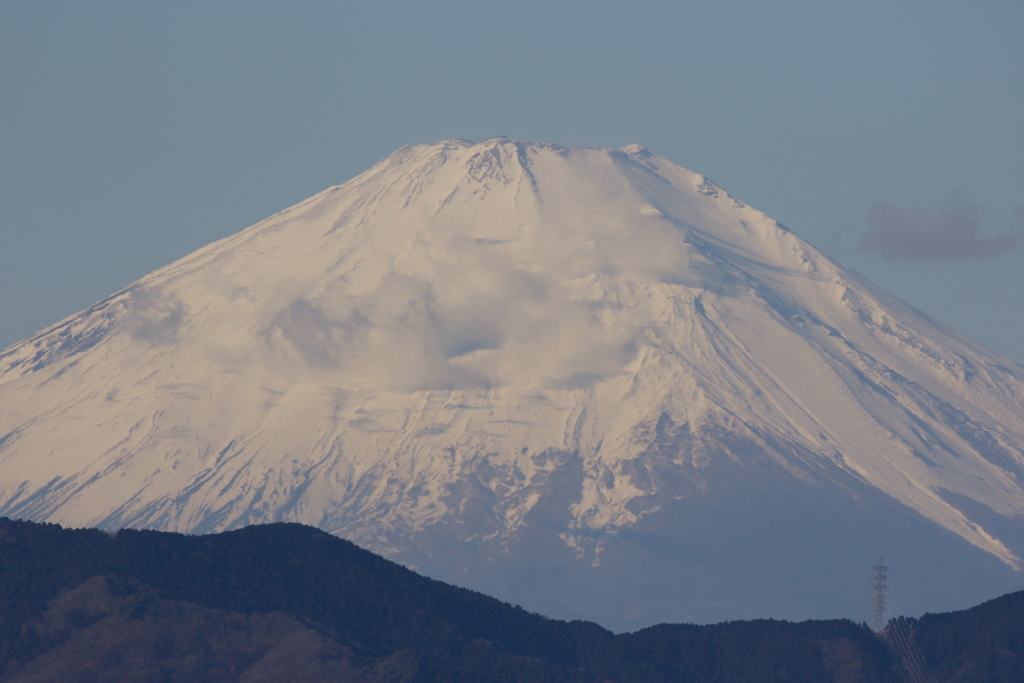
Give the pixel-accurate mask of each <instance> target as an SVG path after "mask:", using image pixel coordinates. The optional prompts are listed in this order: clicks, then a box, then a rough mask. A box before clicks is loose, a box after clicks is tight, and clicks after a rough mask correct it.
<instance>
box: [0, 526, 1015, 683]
mask: <svg viewBox="0 0 1024 683" xmlns="http://www.w3.org/2000/svg"><path fill="white" fill-rule="evenodd" d="M990 614H991V615H996V617H997V623H998V628H999V630H1000V632H1001V633H1003V634H1004V636H1003V637H1000V638H988V637H987V633H986V629H988V628H989V627H990V624H991V623H995V622H990V621H989V616H988V615H990ZM1022 616H1024V593H1018V594H1014V595H1011V596H1006V597H1004V598H1001V599H1000V600H997V601H992V602H990V603H986V604H985V605H982V606H979V607H977V608H974V609H973V610H968V611H967V612H962V613H954V614H949V615H926V616H925V617H923V618H922V619H921V620H920V622H919V624H918V627H919V632H920V637H921V638H922V648H923V649H924V650H925V652H926V654H928V655H929V656H930V657H932V658H934V662H935V664H934V665H933V668H935V670H936V671H937V672H938V671H939V670H940V669H941V671H942V672H943V673H944V675H946V678H943V679H941V680H956V681H963V682H965V683H967V682H969V681H982V680H986V681H1003V680H1005V681H1019V680H1024V677H1022V676H1019V675H1017V674H1019V673H1020V672H1021V668H1020V666H1021V658H1022V654H1024V647H1022V644H1021V638H1022V636H1021V635H1019V634H1021V633H1024V623H1022V622H1024V618H1022ZM961 628H969V629H970V634H969V637H965V638H961V635H962V634H961V632H960V631H959V630H958V629H961ZM1006 633H1010V634H1011V635H1008V636H1007V635H1005V634H1006ZM1013 634H1018V635H1013ZM961 644H962V646H961ZM942 667H945V668H942ZM993 672H995V673H997V674H998V675H1000V676H1015V677H1013V678H1005V677H1003V678H992V673H993ZM956 676H958V677H956ZM954 677H955V678H954ZM57 680H60V681H76V680H81V681H86V680H88V681H123V680H132V681H140V682H143V681H146V682H148V681H161V682H163V681H169V682H176V681H245V682H247V683H255V682H257V681H280V680H289V681H310V682H312V681H353V682H354V681H360V682H362V681H366V682H369V683H372V682H375V681H387V682H396V683H397V682H406V683H409V682H418V681H424V682H425V681H453V682H454V681H466V682H469V681H481V682H482V681H530V682H537V683H543V682H545V681H551V682H553V683H554V682H562V681H565V682H570V681H571V682H577V681H578V682H580V683H583V682H588V683H589V682H594V683H599V682H602V681H614V682H615V683H633V682H636V683H641V682H643V683H658V682H661V681H665V682H668V681H673V682H675V681H692V682H694V683H705V682H706V683H717V682H719V681H721V682H723V683H724V682H726V681H728V682H730V683H739V682H743V681H750V682H752V683H753V682H758V683H760V682H763V681H792V682H801V681H808V682H810V681H845V682H850V683H853V682H856V681H863V682H865V683H868V682H874V681H878V682H888V681H896V680H898V676H897V675H896V674H895V671H894V669H893V664H892V661H891V660H890V659H889V657H888V655H887V654H886V652H885V649H884V647H883V646H882V645H881V644H880V643H879V641H878V640H877V639H876V638H875V636H874V635H872V634H871V633H870V631H869V630H867V629H866V628H864V627H860V626H857V625H855V624H853V623H852V622H850V621H847V620H832V621H807V622H803V623H799V624H794V623H788V622H782V621H774V620H757V621H748V622H731V623H726V624H718V625H713V626H690V625H666V624H663V625H659V626H654V627H651V628H647V629H644V630H641V631H638V632H635V633H629V634H622V635H615V634H613V633H611V632H610V631H607V630H605V629H603V628H601V627H600V626H598V625H596V624H593V623H588V622H581V621H573V622H563V621H557V620H552V619H547V618H545V617H543V616H540V615H536V614H531V613H528V612H526V611H524V610H523V609H521V608H519V607H514V606H511V605H508V604H505V603H502V602H500V601H498V600H495V599H493V598H490V597H487V596H485V595H482V594H480V593H476V592H473V591H469V590H465V589H461V588H456V587H453V586H449V585H447V584H444V583H441V582H439V581H433V580H431V579H427V578H425V577H422V576H420V575H418V574H416V573H415V572H412V571H410V570H408V569H405V568H404V567H402V566H400V565H397V564H395V563H393V562H390V561H388V560H385V559H383V558H381V557H379V556H377V555H374V554H372V553H370V552H368V551H365V550H362V549H360V548H358V547H357V546H355V545H353V544H352V543H349V542H347V541H344V540H342V539H339V538H336V537H334V536H331V535H329V534H326V533H324V532H322V531H319V530H317V529H314V528H311V527H306V526H301V525H297V524H270V525H265V526H253V527H247V528H244V529H240V530H237V531H231V532H226V533H222V534H213V535H208V536H186V535H181V534H173V533H164V532H154V531H133V530H123V531H120V532H118V533H116V534H108V533H105V532H101V531H97V530H91V529H63V528H61V527H59V526H56V525H52V524H35V523H30V522H21V521H12V520H9V519H3V518H0V681H2V682H3V683H9V682H10V683H13V682H15V681H17V682H18V683H25V682H36V681H40V682H41V681H57Z"/></svg>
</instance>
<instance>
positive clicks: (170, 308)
mask: <svg viewBox="0 0 1024 683" xmlns="http://www.w3.org/2000/svg"><path fill="white" fill-rule="evenodd" d="M187 317H188V309H187V308H186V306H185V304H184V303H182V302H181V301H179V300H178V299H176V298H174V297H172V296H164V295H162V294H161V293H160V292H159V291H158V290H153V289H134V290H132V292H131V294H130V295H129V297H128V316H127V318H126V319H125V325H126V327H127V329H128V332H129V334H131V335H132V337H134V338H135V339H139V340H142V341H147V342H150V343H151V344H170V343H173V342H175V341H177V339H178V330H179V329H180V328H181V325H182V323H183V322H184V321H185V319H186V318H187Z"/></svg>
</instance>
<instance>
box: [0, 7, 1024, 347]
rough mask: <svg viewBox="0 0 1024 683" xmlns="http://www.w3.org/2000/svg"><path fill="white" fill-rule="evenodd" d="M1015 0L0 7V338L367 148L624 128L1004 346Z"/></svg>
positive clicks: (344, 176)
mask: <svg viewBox="0 0 1024 683" xmlns="http://www.w3.org/2000/svg"><path fill="white" fill-rule="evenodd" d="M1021 26H1024V3H1021V2H1019V1H1018V0H1006V1H1004V2H986V1H981V2H976V3H972V4H967V3H962V2H946V1H942V0H932V1H931V2H893V1H889V2H874V1H862V2H858V3H830V2H820V1H819V2H793V1H790V2H777V3H765V2H754V1H740V0H732V1H730V0H724V1H719V2H713V3H712V2H699V3H697V2H679V1H678V0H677V1H676V2H643V1H642V0H641V1H636V0H634V2H629V3H627V2H600V1H592V2H569V1H566V2H551V1H550V0H549V1H548V2H533V1H521V2H494V3H480V2H454V1H450V0H436V1H435V2H430V3H427V2H408V1H397V0H396V1H392V2H387V1H384V0H378V1H375V2H358V1H351V2H292V3H287V4H286V3H269V2H257V1H249V2H244V3H243V2H201V3H200V2H187V1H182V2H175V3H139V2H104V1H102V0H100V1H97V2H91V3H72V2H63V3H62V2H46V3H39V2H23V1H19V0H8V1H6V2H4V3H3V4H2V5H0V92H2V93H3V95H2V97H3V106H2V107H0V291H2V296H0V347H5V346H7V345H9V344H12V343H14V342H16V341H18V340H19V339H21V338H24V337H26V336H28V335H30V334H32V333H33V332H35V331H37V330H39V329H42V328H43V327H45V326H47V325H49V324H52V323H54V322H56V321H58V320H59V319H61V318H63V317H64V316H67V315H69V314H71V313H74V312H76V311H78V310H80V309H82V308H84V307H86V306H88V305H89V304H91V303H93V302H95V301H97V300H99V299H101V298H103V297H104V296H106V295H108V294H110V293H112V292H114V291H115V290H117V289H120V288H121V287H124V286H125V285H127V284H129V283H131V282H132V281H134V280H135V279H137V278H139V277H141V276H142V275H144V274H146V273H148V272H150V271H152V270H154V269H156V268H158V267H160V266H162V265H165V264H167V263H170V262H171V261H173V260H175V259H177V258H180V257H181V256H184V255H185V254H187V253H189V252H190V251H192V250H194V249H197V248H199V247H201V246H203V245H205V244H207V243H209V242H211V241H213V240H215V239H218V238H221V237H224V236H227V235H229V234H231V233H233V232H236V231H238V230H240V229H242V228H245V227H246V226H248V225H250V224H252V223H255V222H257V221H258V220H260V219H262V218H264V217H266V216H268V215H270V214H272V213H274V212H276V211H279V210H281V209H283V208H285V207H287V206H289V205H291V204H294V203H296V202H298V201H300V200H302V199H304V198H305V197H307V196H309V195H312V194H314V193H316V192H318V191H320V190H322V189H324V188H325V187H328V186H330V185H335V184H338V183H341V182H344V181H345V180H348V179H349V178H351V177H353V176H354V175H356V174H358V173H360V172H361V171H363V170H365V169H366V168H368V167H369V166H370V165H372V164H373V163H374V162H376V161H377V160H378V159H380V158H382V157H384V156H386V155H387V154H389V153H390V152H392V151H394V150H395V149H396V148H398V147H400V146H402V145H405V144H410V143H419V142H433V141H436V140H441V139H445V138H449V137H464V138H468V139H472V140H482V139H487V138H491V137H495V136H498V135H506V136H509V137H515V138H519V139H524V140H545V141H551V142H556V143H559V144H562V145H569V146H603V147H622V146H624V145H627V144H630V143H639V144H642V145H645V146H646V147H648V148H650V149H651V150H652V151H654V152H656V153H658V154H661V155H663V156H665V157H668V158H669V159H671V160H673V161H675V162H676V163H679V164H681V165H683V166H686V167H688V168H691V169H693V170H695V171H698V172H700V173H703V174H705V175H707V176H709V177H710V178H711V179H713V180H714V181H715V182H717V183H718V184H719V185H721V186H722V187H724V188H725V189H726V190H728V191H729V192H731V193H732V194H733V195H735V196H737V197H738V198H740V199H742V200H743V201H745V202H747V203H748V204H751V205H753V206H755V207H757V208H759V209H761V210H763V211H765V212H766V213H768V214H769V215H771V216H773V217H774V218H776V219H778V220H779V221H781V222H782V223H784V224H785V225H787V226H788V227H790V228H791V229H793V230H794V231H795V232H797V233H798V234H800V235H801V236H803V237H804V238H806V239H808V240H809V241H810V242H811V243H813V244H814V245H815V246H817V247H819V248H820V249H822V250H823V251H824V252H825V253H826V254H828V255H830V256H832V257H834V258H837V259H839V260H841V261H843V262H845V263H847V264H848V265H850V266H852V267H853V268H855V269H856V270H858V271H860V272H861V273H863V274H864V275H866V276H867V277H868V278H870V279H872V280H874V281H875V282H877V283H878V284H880V285H881V286H883V287H884V288H886V289H888V290H889V291H891V292H893V293H894V294H896V295H898V296H900V297H901V298H903V299H905V300H906V301H908V302H910V303H912V304H914V305H915V306H917V307H918V308H920V309H922V310H923V311H925V312H926V313H928V314H929V315H931V316H932V317H934V318H937V319H938V320H941V321H943V322H945V323H947V324H948V325H950V326H952V327H954V328H956V329H958V330H960V331H962V332H964V333H965V334H967V335H968V336H970V337H972V338H974V339H976V340H977V341H980V342H982V343H983V344H985V345H987V346H989V347H990V348H992V349H993V350H995V351H997V352H999V353H1002V354H1004V355H1006V356H1008V357H1010V358H1012V359H1014V360H1016V361H1018V362H1022V363H1024V296H1022V294H1024V240H1022V232H1024V209H1021V207H1022V206H1024V132H1022V126H1021V122H1022V121H1024V40H1021V38H1020V27H1021Z"/></svg>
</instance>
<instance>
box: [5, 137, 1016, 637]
mask: <svg viewBox="0 0 1024 683" xmlns="http://www.w3.org/2000/svg"><path fill="white" fill-rule="evenodd" d="M1022 453H1024V369H1022V368H1021V367H1020V366H1018V365H1016V364H1014V363H1012V362H1011V361H1008V360H1006V359H1003V358H1000V357H998V356H995V355H994V354H992V353H990V352H988V351H987V350H985V349H984V348H982V347H980V346H979V345H977V344H975V343H973V342H971V341H970V340H968V339H966V338H964V337H962V336H960V335H958V334H957V333H955V332H953V331H951V330H949V329H947V328H944V327H942V326H940V325H938V324H936V323H935V322H934V321H931V320H929V319H927V318H926V317H925V316H923V315H922V314H921V313H919V312H917V311H915V310H914V309H912V308H910V307H908V306H907V305H906V304H903V303H902V302H900V301H898V300H896V299H895V298H893V297H891V296H889V295H887V294H885V293H884V292H882V291H880V290H879V289H877V288H876V287H874V286H872V285H871V284H869V283H867V282H865V281H864V280H863V279H862V278H860V277H859V276H858V275H857V274H855V273H853V272H851V271H849V270H848V269H846V268H845V267H843V266H841V265H839V264H837V263H835V262H832V261H830V260H829V259H827V258H826V257H824V256H823V255H822V254H820V253H819V252H817V251H816V250H815V249H814V248H813V247H811V246H810V245H808V244H807V243H806V242H804V241H803V240H801V239H800V238H799V237H797V236H796V235H794V234H793V233H791V232H789V231H788V230H786V228H784V227H783V226H781V225H779V224H778V223H777V222H776V221H774V220H772V219H771V218H769V217H767V216H765V215H764V214H762V213H760V212H758V211H757V210H755V209H753V208H750V207H748V206H746V205H745V204H743V203H742V202H740V201H738V200H736V199H734V198H733V197H731V196H730V195H728V194H727V193H726V192H724V191H723V190H721V189H720V188H718V187H717V186H715V185H714V184H713V183H711V182H710V181H708V180H707V179H706V178H704V177H702V176H700V175H698V174H696V173H693V172H691V171H688V170H686V169H684V168H681V167H679V166H676V165H674V164H672V163H671V162H669V161H667V160H665V159H663V158H661V157H658V156H655V155H653V154H651V153H650V152H648V151H647V150H645V149H643V148H640V147H628V148H625V149H623V150H604V149H564V148H560V147H556V146H553V145H547V144H527V143H521V142H516V141H512V140H507V139H496V140H490V141H487V142H484V143H480V144H473V143H469V142H466V141H462V140H449V141H445V142H442V143H438V144H434V145H421V146H414V147H407V148H403V149H401V150H399V151H398V152H396V153H395V154H393V155H391V156H390V157H388V158H387V159H385V160H383V161H382V162H380V163H379V164H377V165H376V166H374V167H373V168H372V169H370V170H369V171H367V172H366V173H364V174H363V175H361V176H359V177H357V178H355V179H353V180H351V181H350V182H348V183H345V184H344V185H341V186H338V187H334V188H331V189H328V190H326V191H324V192H321V193H320V194H318V195H316V196H314V197H312V198H310V199H308V200H306V201H304V202H302V203H301V204H298V205H296V206H294V207H292V208H290V209H287V210H285V211H283V212H281V213H279V214H277V215H275V216H272V217H270V218H268V219H267V220H265V221H263V222H261V223H259V224H257V225H254V226H252V227H251V228H248V229H247V230H244V231H242V232H240V233H238V234H236V235H234V236H232V237H229V238H227V239H225V240H221V241H219V242H216V243H214V244H211V245H210V246H208V247H206V248H204V249H201V250H199V251H198V252H196V253H194V254H192V255H190V256H188V257H186V258H184V259H182V260H180V261H178V262H176V263H174V264H171V265H170V266H167V267H166V268H163V269H161V270H158V271H156V272H155V273H153V274H151V275H149V276H147V277H145V278H143V279H142V280H140V281H139V282H137V283H135V284H134V285H132V286H131V287H129V288H127V289H125V290H123V291H121V292H118V293H117V294H114V295H113V296H111V297H110V298H108V299H106V300H104V301H101V302H100V303H98V304H96V305H95V306H93V307H92V308H90V309H88V310H86V311H83V312H82V313H80V314H78V315H75V316H73V317H71V318H68V319H67V320H65V321H63V322H61V323H59V324H57V325H55V326H53V327H51V328H49V329H47V330H45V331H43V332H42V333H40V334H39V335H37V336H35V337H33V338H31V339H28V340H26V341H24V342H21V343H20V344H17V345H15V346H13V347H11V348H9V349H7V350H6V351H4V352H2V353H0V514H2V515H8V516H15V517H25V518H30V519H35V520H48V521H55V522H61V523H64V524H72V525H99V526H103V527H121V526H140V527H150V528H158V529H169V530H180V531H190V532H205V531H212V530H220V529H225V528H230V527H235V526H239V525H244V524H250V523H257V522H264V521H273V520H282V519H284V520H294V521H301V522H306V523H310V524H315V525H317V526H319V527H321V528H323V529H326V530H328V531H331V532H334V533H338V534H341V535H343V536H345V537H348V538H351V539H353V540H355V541H357V542H359V543H361V544H363V545H364V546H366V547H369V548H371V549H373V550H376V551H380V552H384V553H386V554H389V555H390V556H392V557H395V558H397V559H401V560H404V561H406V562H408V563H410V564H413V565H415V566H417V567H419V568H421V569H424V570H426V571H428V572H431V573H433V574H435V575H438V576H440V577H442V578H447V579H455V580H459V581H461V582H463V583H466V584H467V585H472V586H473V587H477V588H481V589H483V590H488V591H489V592H493V593H496V594H498V595H499V596H501V597H506V598H509V599H516V600H518V601H521V602H523V603H524V604H528V605H529V606H531V607H533V608H536V609H540V610H542V611H545V610H544V605H548V604H550V603H546V602H545V600H552V599H555V600H557V601H558V603H557V604H556V605H555V606H553V607H548V609H547V610H546V611H550V612H553V613H557V614H559V616H563V615H568V616H583V615H585V616H590V617H595V618H598V619H600V620H602V621H604V622H605V623H610V624H612V625H620V626H629V625H637V624H644V623H649V622H651V621H655V620H657V619H662V618H676V619H685V618H691V619H693V618H696V619H702V618H710V619H713V618H725V617H729V616H734V615H735V616H746V615H747V614H748V613H749V612H750V611H751V610H752V611H753V613H754V614H757V613H758V612H757V605H756V604H755V605H752V606H751V610H748V612H743V609H741V607H740V606H738V605H736V604H733V602H731V599H732V598H731V596H738V595H746V596H747V597H746V598H744V600H746V601H747V603H750V602H754V603H756V602H757V600H756V597H750V596H756V595H758V594H759V593H758V591H759V590H761V589H764V588H765V587H764V585H762V582H765V581H767V583H768V584H770V585H772V586H775V587H776V588H774V589H772V590H779V591H781V593H779V594H780V595H782V594H785V595H790V594H792V595H799V594H801V591H805V590H807V588H806V587H807V586H808V585H809V584H813V583H814V581H809V580H808V578H807V577H808V576H818V577H819V579H820V576H821V573H822V572H823V571H835V570H836V568H835V567H834V566H830V567H831V568H829V569H827V570H826V569H823V568H824V567H825V566H826V564H827V560H826V559H825V556H829V557H832V558H833V560H834V561H836V562H839V560H838V559H835V558H840V557H848V556H849V557H850V558H854V557H860V555H859V554H860V553H862V554H863V566H860V565H858V566H856V567H853V568H852V570H855V571H858V572H862V573H864V574H865V576H866V573H867V571H868V567H869V565H870V563H871V561H872V560H873V559H874V554H875V552H876V551H875V549H874V547H872V546H871V544H872V543H874V544H875V545H876V546H879V548H878V550H879V551H884V550H887V549H888V552H889V553H890V554H896V555H899V554H900V553H901V552H904V551H905V552H907V553H908V554H909V553H910V551H909V550H907V549H908V548H911V547H917V546H915V544H918V545H920V546H921V547H922V548H924V549H925V550H916V551H914V553H916V554H914V555H913V557H919V558H925V559H922V562H924V564H923V565H922V566H934V565H935V564H936V563H944V564H945V565H946V566H944V567H940V570H941V571H942V572H945V574H943V576H947V575H948V576H950V577H957V576H960V574H958V573H957V572H961V573H962V572H967V571H968V568H969V573H971V574H972V575H974V576H976V577H978V576H983V577H987V578H983V579H982V581H983V582H984V581H988V582H990V583H989V584H985V585H983V586H982V587H981V588H978V587H977V586H975V588H976V589H978V590H980V591H981V593H982V595H983V597H989V596H988V595H987V594H986V593H985V590H987V589H988V588H990V587H991V588H995V587H996V585H997V584H998V585H999V586H1001V585H1002V584H1000V583H999V582H1003V583H1005V582H1007V581H1009V582H1011V583H1012V582H1013V581H1018V580H1019V577H1020V576H1021V573H1020V570H1021V569H1022V568H1024V491H1022V488H1021V487H1022V482H1021V479H1020V477H1021V475H1022V472H1024V456H1022ZM773 515H782V517H779V518H778V519H777V520H775V521H774V522H772V524H771V525H770V526H768V527H766V528H765V529H763V530H762V531H761V532H757V533H754V532H753V531H752V530H753V529H756V528H759V527H758V525H759V524H766V523H767V520H772V519H775V518H774V517H773ZM783 518H785V519H788V520H789V521H784V520H783ZM828 520H833V521H831V522H829V521H828ZM838 524H847V525H848V526H849V529H847V531H843V532H840V530H839V529H838V528H837V526H836V525H838ZM815 525H819V526H820V527H821V528H820V529H819V528H818V527H816V526H815ZM872 527H874V530H872ZM815 529H817V531H816V530H815ZM751 534H753V536H751ZM816 534H820V535H816ZM829 538H831V539H833V540H832V541H824V540H822V539H829ZM815 539H817V540H815ZM886 539H887V540H886ZM829 542H832V543H834V544H835V547H828V548H825V547H821V544H822V543H829ZM844 543H846V544H847V545H846V546H844V545H843V544H844ZM886 544H889V545H891V546H892V547H891V548H889V546H887V545H886ZM668 547H672V548H676V551H673V553H675V554H670V555H671V556H670V557H669V556H664V557H663V556H662V555H659V553H662V554H663V551H664V549H665V548H668ZM933 551H934V552H935V553H939V554H941V553H947V555H949V557H951V558H953V559H952V560H948V559H947V560H939V559H929V558H932V555H929V553H931V552H933ZM844 552H846V553H847V554H845V555H844ZM805 555H806V556H807V558H811V559H799V560H798V559H796V558H804V556H805ZM816 556H822V558H823V559H822V560H821V562H822V563H825V564H820V563H819V565H814V564H813V563H814V560H813V558H814V557H816ZM937 557H938V555H935V558H937ZM943 557H945V555H943ZM659 558H660V559H659ZM758 558H760V559H758ZM925 560H927V561H926V562H925ZM745 562H750V563H752V564H751V565H750V566H749V567H748V568H747V569H738V567H743V566H746V565H745V564H744V563H745ZM808 562H810V563H811V566H807V563H808ZM843 562H845V560H843ZM908 562H911V563H912V561H911V560H908ZM659 563H661V564H659ZM698 566H700V567H703V568H704V569H702V570H700V571H697V570H694V569H693V568H694V567H698ZM844 566H845V565H844ZM685 567H689V568H690V569H685ZM714 567H719V569H713V568H714ZM613 568H614V569H613ZM691 570H693V571H696V573H693V571H691ZM651 572H654V574H651ZM659 572H660V573H659ZM688 572H689V573H688ZM672 576H677V577H678V578H677V579H672V578H671V577H672ZM727 576H728V577H729V578H726V577H727ZM541 577H547V578H541ZM644 577H647V578H644ZM666 577H667V578H666ZM701 577H703V578H701ZM766 577H772V578H766ZM673 580H677V581H678V582H679V585H678V586H677V587H676V588H675V589H673V588H671V586H669V584H672V582H673ZM955 580H956V581H960V579H959V578H957V579H955ZM787 581H788V582H789V583H786V582H787ZM950 581H953V579H950ZM645 582H646V583H645ZM666 582H667V583H666ZM744 582H745V583H744ZM780 582H781V583H780ZM826 583H827V582H826ZM939 583H941V581H939ZM783 584H784V586H783ZM740 585H742V586H746V587H747V588H746V589H740V588H737V586H740ZM937 585H938V584H937ZM943 585H945V584H943ZM541 586H543V587H541ZM611 586H614V587H615V588H614V590H612V589H611V588H610V587H611ZM645 586H647V587H646V588H645ZM758 586H761V588H758ZM860 588H861V585H860V584H858V585H857V586H856V588H855V589H854V590H855V591H856V590H859V589H860ZM744 590H746V591H747V592H744ZM943 590H945V589H943ZM545 591H549V592H551V596H548V597H547V598H544V597H543V596H545V595H547V593H545ZM665 591H668V592H669V593H671V594H672V595H674V596H675V598H669V597H664V595H667V593H665ZM673 591H674V592H673ZM911 593H912V591H911ZM613 594H614V595H613ZM594 596H602V597H601V599H595V597H594ZM609 596H611V597H609ZM656 596H661V597H656ZM974 597H976V596H975V595H973V594H972V595H970V596H967V595H965V596H964V599H965V600H967V599H974ZM672 600H675V602H674V603H673V602H672ZM811 602H812V603H813V604H815V605H816V604H818V603H817V602H814V601H813V600H812V601H811ZM841 602H842V601H840V602H839V603H835V604H840V603H841ZM598 603H600V605H599V606H598ZM669 603H672V604H671V606H669ZM744 604H746V603H744ZM771 604H774V603H772V602H771V601H770V600H768V601H766V602H763V605H765V606H769V607H770V605H771ZM843 604H845V603H843ZM931 606H932V605H931V604H929V605H926V607H931ZM939 606H942V605H939ZM801 609H803V608H797V609H795V611H794V614H795V615H797V616H799V615H801V614H806V615H807V616H811V612H813V610H809V609H803V611H802V612H801ZM716 610H717V611H716ZM831 614H834V612H832V613H831ZM779 616H786V615H779Z"/></svg>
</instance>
